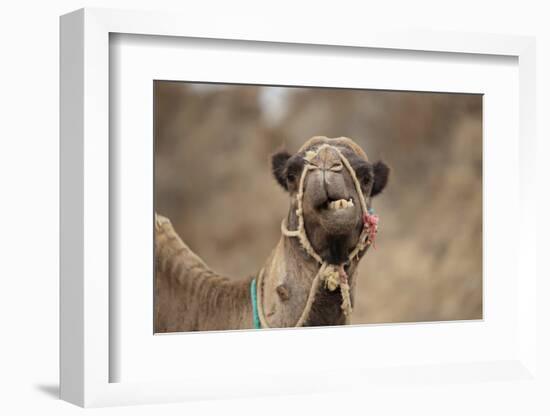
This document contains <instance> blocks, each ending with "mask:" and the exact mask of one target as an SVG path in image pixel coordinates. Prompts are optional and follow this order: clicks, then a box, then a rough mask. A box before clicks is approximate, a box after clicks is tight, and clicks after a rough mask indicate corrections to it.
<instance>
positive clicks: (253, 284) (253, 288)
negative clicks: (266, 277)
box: [250, 279, 262, 329]
mask: <svg viewBox="0 0 550 416" xmlns="http://www.w3.org/2000/svg"><path fill="white" fill-rule="evenodd" d="M250 299H251V301H252V321H253V322H254V329H261V328H262V324H261V323H260V315H259V314H258V295H257V291H256V279H252V281H251V282H250Z"/></svg>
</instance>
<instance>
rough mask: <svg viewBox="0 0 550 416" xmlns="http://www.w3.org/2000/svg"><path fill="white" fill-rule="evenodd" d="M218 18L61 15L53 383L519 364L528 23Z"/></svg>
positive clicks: (299, 384) (261, 382) (217, 386)
mask: <svg viewBox="0 0 550 416" xmlns="http://www.w3.org/2000/svg"><path fill="white" fill-rule="evenodd" d="M231 28H232V26H228V25H223V24H220V25H203V24H201V21H200V19H198V20H197V21H194V20H193V19H190V18H189V17H187V16H179V15H170V14H163V13H145V12H128V11H113V10H96V9H92V10H89V9H85V10H79V11H76V12H74V13H71V14H69V15H66V16H63V17H62V18H61V84H62V85H61V113H62V120H61V244H62V259H61V396H62V398H63V399H65V400H68V401H70V402H72V403H76V404H78V405H81V406H105V405H115V404H137V403H154V402H164V401H182V400H192V399H197V398H214V397H217V398H219V397H222V398H223V397H227V398H229V397H248V396H255V395H266V394H281V393H307V392H323V391H334V390H342V389H355V390H358V391H360V389H361V388H364V387H365V386H367V385H368V386H369V388H372V389H376V388H379V386H380V385H387V384H388V383H389V384H391V385H394V384H395V385H407V384H410V383H428V384H429V383H433V382H434V381H435V382H436V383H445V382H455V381H457V380H460V381H466V382H469V383H479V382H481V381H487V380H489V381H502V380H506V381H516V380H517V381H522V380H527V379H532V378H533V377H534V376H533V375H534V374H535V369H536V363H535V361H534V351H535V346H536V337H535V335H536V327H535V326H534V323H533V322H535V319H534V318H535V317H536V305H535V303H534V302H533V301H532V300H533V298H534V291H535V281H536V273H535V271H534V269H533V267H534V262H533V261H532V256H533V255H534V249H533V248H534V245H535V238H534V231H533V230H534V229H535V223H534V221H535V219H534V217H533V216H530V215H523V214H524V213H526V212H530V210H531V208H532V205H533V204H534V199H533V192H534V191H533V189H532V185H531V182H530V179H529V178H530V174H532V169H533V163H532V162H533V157H534V154H533V151H532V146H533V141H534V132H533V130H532V123H530V122H529V117H531V116H532V114H533V113H534V112H533V111H532V110H533V108H534V98H533V97H534V88H535V84H534V79H533V77H532V74H533V71H534V41H533V39H531V38H523V37H516V36H504V35H502V36H500V35H499V36H493V35H481V34H451V33H440V34H437V36H433V34H429V33H423V32H417V33H415V32H413V33H398V32H395V33H393V32H392V33H389V32H388V33H381V32H376V31H374V30H373V31H369V30H365V31H363V30H362V31H361V32H358V33H351V32H349V31H344V32H338V30H333V31H330V32H325V31H321V30H319V31H315V30H314V31H312V32H308V34H307V35H304V34H303V33H301V32H300V31H299V30H298V29H296V30H293V29H289V30H284V31H283V30H281V29H280V28H276V27H274V26H273V27H271V26H270V25H267V26H265V27H262V28H259V27H258V26H255V25H251V26H250V27H249V26H247V25H246V19H244V18H243V26H242V31H241V32H239V33H234V32H233V31H232V29H231ZM518 149H519V152H518ZM503 207H505V208H504V209H503ZM511 217H514V220H513V221H511ZM520 270H521V274H520ZM520 277H521V279H520ZM403 346H406V348H403Z"/></svg>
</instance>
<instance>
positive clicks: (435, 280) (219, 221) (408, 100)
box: [155, 81, 482, 323]
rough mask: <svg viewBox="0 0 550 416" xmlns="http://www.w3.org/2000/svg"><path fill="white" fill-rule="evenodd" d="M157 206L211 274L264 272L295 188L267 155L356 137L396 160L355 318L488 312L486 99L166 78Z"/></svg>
mask: <svg viewBox="0 0 550 416" xmlns="http://www.w3.org/2000/svg"><path fill="white" fill-rule="evenodd" d="M155 110H156V111H155V114H156V115H155V117H156V119H155V130H156V132H155V136H156V142H155V146H156V151H155V186H156V188H155V203H156V210H157V212H159V213H161V214H163V215H166V216H168V217H169V218H170V219H171V220H172V222H173V224H174V226H175V228H176V230H177V231H178V233H179V234H180V235H181V237H182V238H183V239H184V241H186V243H187V244H188V245H189V246H190V247H191V248H192V249H193V250H194V251H195V252H196V253H198V254H199V255H200V256H201V257H202V258H203V259H204V260H205V261H206V262H207V263H208V264H209V265H210V266H211V267H212V268H213V269H214V270H216V271H218V272H220V273H222V274H224V275H228V276H235V277H236V278H239V277H244V276H247V275H252V274H255V273H256V272H257V270H259V269H260V267H261V266H262V264H263V262H264V261H265V260H266V258H267V256H268V255H269V253H270V251H271V250H272V249H273V248H274V247H275V244H276V243H277V241H278V239H279V238H280V222H281V219H282V218H283V217H284V216H285V215H286V213H287V210H288V196H287V194H285V193H284V192H283V190H282V189H281V188H280V187H279V186H278V185H277V184H276V182H275V180H274V179H273V178H272V176H271V171H270V165H269V156H270V155H271V153H273V152H274V151H275V150H278V149H279V148H281V147H285V148H287V149H288V150H289V151H290V152H295V151H296V150H297V149H298V148H299V147H300V145H301V144H302V143H303V142H304V141H305V140H307V139H308V138H310V137H311V136H314V135H324V136H329V137H336V136H347V137H350V138H352V139H353V140H355V141H356V142H357V143H358V144H359V145H360V146H361V147H362V148H363V149H364V150H365V151H366V152H367V154H368V156H369V158H370V159H371V160H377V159H383V160H384V161H386V163H388V164H389V165H390V166H391V168H392V175H391V177H390V182H389V184H388V187H387V188H386V190H385V191H384V193H383V194H382V195H381V196H379V197H377V198H375V200H374V207H375V210H376V211H377V213H378V214H379V215H380V218H381V226H380V232H379V235H378V238H377V244H376V249H374V250H371V251H369V252H368V253H367V254H366V256H365V257H364V259H363V261H362V262H361V266H360V268H359V275H358V276H359V280H358V283H357V296H356V307H355V310H354V315H353V323H381V322H407V321H409V322H410V321H438V320H455V319H479V318H481V317H482V97H481V96H480V95H470V94H442V93H417V92H394V91H367V90H339V89H324V88H281V87H256V86H238V85H231V86H229V85H212V84H189V83H182V82H166V81H158V82H156V84H155Z"/></svg>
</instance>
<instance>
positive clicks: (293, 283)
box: [154, 137, 387, 332]
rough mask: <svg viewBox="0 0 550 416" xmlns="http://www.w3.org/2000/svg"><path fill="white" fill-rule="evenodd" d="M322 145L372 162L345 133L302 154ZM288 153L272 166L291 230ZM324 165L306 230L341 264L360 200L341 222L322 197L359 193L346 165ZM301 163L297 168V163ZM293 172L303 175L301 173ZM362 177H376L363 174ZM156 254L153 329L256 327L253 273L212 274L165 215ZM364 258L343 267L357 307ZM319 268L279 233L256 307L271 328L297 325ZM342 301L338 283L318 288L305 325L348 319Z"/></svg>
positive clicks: (312, 143)
mask: <svg viewBox="0 0 550 416" xmlns="http://www.w3.org/2000/svg"><path fill="white" fill-rule="evenodd" d="M323 143H330V144H332V145H334V146H338V147H339V148H341V151H345V152H347V153H348V154H352V155H353V156H355V157H358V158H359V159H360V160H362V161H363V162H362V163H365V164H368V163H367V159H366V155H365V153H364V152H363V150H362V149H360V148H359V147H358V146H357V145H356V144H355V143H354V142H353V141H351V140H350V139H347V138H338V139H327V138H324V137H315V138H312V139H310V140H309V141H308V142H307V143H306V145H304V147H302V149H300V152H299V154H300V153H304V152H305V151H306V150H308V149H311V148H312V147H316V146H318V145H319V144H323ZM326 157H327V158H329V157H331V155H330V154H327V155H326ZM289 158H290V155H288V154H287V153H283V152H282V153H281V154H280V156H277V155H275V157H274V161H276V163H277V166H275V165H274V167H273V168H274V174H275V177H276V179H277V181H278V182H279V183H280V184H281V185H282V186H283V187H284V188H285V189H287V190H288V192H289V193H290V196H291V201H292V202H291V206H290V210H289V214H288V217H287V222H288V226H289V228H290V229H295V227H296V222H297V219H296V214H295V210H296V205H295V198H294V196H295V195H296V192H297V188H296V187H295V186H293V184H292V180H290V179H288V178H287V177H284V176H283V175H288V169H287V166H286V163H287V162H288V160H289ZM291 160H292V159H291ZM289 163H290V162H289ZM319 163H320V164H321V165H322V164H327V167H326V169H325V168H324V167H323V166H321V170H319V171H318V172H316V173H315V174H312V175H311V177H310V178H308V184H307V185H308V187H307V189H306V190H305V192H304V201H305V205H304V218H305V221H306V231H307V234H308V235H309V236H310V238H311V241H312V245H313V247H314V249H315V251H316V252H318V253H320V254H321V255H322V257H323V259H324V260H325V261H327V262H329V263H331V264H340V263H341V259H343V255H344V254H347V253H348V252H350V251H351V249H352V248H353V247H355V245H356V244H357V241H358V238H359V234H360V231H361V227H362V220H361V210H360V209H359V207H358V205H359V204H357V209H355V210H351V211H349V212H351V213H353V214H349V215H348V217H349V218H345V219H341V218H342V217H336V219H332V218H333V217H331V214H330V213H326V210H324V209H322V208H319V205H318V202H319V201H320V200H321V202H324V201H323V200H322V198H323V197H324V198H331V195H330V194H331V193H335V194H337V198H348V197H350V196H351V197H353V198H355V200H357V198H358V195H357V193H356V192H355V190H354V187H353V183H352V182H351V180H350V177H349V173H348V172H346V171H345V169H344V170H343V171H341V173H335V172H331V171H329V168H330V166H331V164H332V163H333V161H331V160H329V159H323V160H322V161H319ZM297 166H298V168H300V165H299V164H298V165H297ZM369 166H370V165H369ZM289 169H290V167H289ZM369 169H370V168H369ZM354 170H355V168H354ZM295 173H296V174H299V172H295ZM316 175H317V176H316ZM318 175H323V176H322V177H320V176H318ZM294 179H295V178H294ZM294 179H293V180H294ZM386 179H387V178H386ZM365 180H366V181H367V180H374V179H373V178H372V177H370V178H369V177H366V179H365ZM319 192H321V193H319ZM323 195H324V196H323ZM308 201H313V202H312V203H311V204H310V205H311V206H309V205H308ZM350 215H351V217H350ZM327 218H328V219H327ZM334 221H336V222H334ZM331 229H336V230H339V231H340V230H342V229H346V230H347V231H346V234H344V235H340V234H338V235H332V234H331V231H330V230H331ZM362 254H364V252H363V253H361V256H362ZM155 255H156V261H157V263H156V270H155V272H156V276H155V328H154V330H155V332H180V331H207V330H227V329H246V328H252V327H253V318H252V303H251V296H250V283H251V280H252V277H249V278H246V279H242V280H239V281H237V280H233V279H229V278H227V277H224V276H220V275H219V274H217V273H215V272H213V271H212V270H211V269H210V268H209V267H208V266H207V265H206V264H205V263H204V262H203V261H202V259H200V257H198V256H197V255H196V254H195V253H193V252H192V251H191V249H190V248H189V247H188V246H187V245H186V244H185V243H184V242H183V241H182V240H181V239H180V237H179V236H178V235H177V233H176V232H175V230H174V229H173V227H172V225H171V224H170V221H169V220H167V219H166V218H164V217H161V216H157V217H156V227H155ZM361 256H359V258H357V259H354V260H353V261H352V262H351V263H350V264H347V265H346V271H347V274H348V276H349V283H350V286H351V301H352V304H353V297H354V287H355V280H356V279H355V272H356V269H357V265H358V263H359V260H360V257H361ZM346 259H347V257H346ZM318 269H319V264H318V263H317V262H316V261H315V260H314V259H313V258H312V257H311V256H309V255H308V254H307V253H306V252H305V251H304V249H303V248H302V247H301V246H300V243H299V241H298V239H296V238H286V237H281V239H280V240H279V243H278V244H277V246H276V247H275V249H274V250H273V252H272V253H271V255H270V256H269V258H268V259H267V261H266V263H265V265H264V268H263V270H264V276H263V284H262V285H261V287H258V290H259V291H261V298H262V300H263V301H262V305H259V307H261V308H262V310H263V312H264V315H265V319H266V320H267V322H268V324H269V326H270V327H275V328H277V327H278V328H281V327H291V326H295V325H296V323H297V322H298V320H299V318H300V316H301V314H302V312H303V311H304V306H305V304H306V301H307V298H308V295H309V292H310V289H311V287H312V283H313V279H314V277H315V275H316V274H317V271H318ZM256 276H257V274H256ZM256 276H254V277H256ZM341 302H342V296H341V293H340V289H339V288H337V289H336V290H334V291H329V290H328V289H326V288H325V287H321V288H320V289H319V290H318V293H317V294H316V296H315V301H314V303H313V305H312V307H311V310H310V313H309V316H308V317H307V319H306V321H305V325H307V326H319V325H341V324H344V323H345V316H344V313H343V311H342V308H341Z"/></svg>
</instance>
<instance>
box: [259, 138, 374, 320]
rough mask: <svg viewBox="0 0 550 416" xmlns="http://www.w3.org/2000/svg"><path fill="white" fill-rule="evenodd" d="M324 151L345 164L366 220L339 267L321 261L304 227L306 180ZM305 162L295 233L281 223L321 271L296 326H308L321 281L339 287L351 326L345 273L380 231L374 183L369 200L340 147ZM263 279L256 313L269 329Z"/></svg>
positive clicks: (311, 154) (310, 154)
mask: <svg viewBox="0 0 550 416" xmlns="http://www.w3.org/2000/svg"><path fill="white" fill-rule="evenodd" d="M324 148H331V149H332V150H334V151H336V152H337V153H338V155H339V157H340V160H341V161H342V164H343V165H344V167H345V168H346V169H347V170H348V172H349V174H350V176H351V178H352V180H353V183H354V185H355V190H356V192H357V195H358V196H359V201H360V204H361V211H362V217H363V229H362V230H361V234H360V236H359V241H358V242H357V245H356V246H355V247H354V249H353V250H352V251H351V252H350V253H349V255H348V261H347V262H344V263H342V264H339V265H334V264H328V263H327V262H326V261H324V260H323V259H322V257H321V256H320V255H319V254H318V253H317V252H316V251H315V249H314V248H313V246H312V245H311V243H310V241H309V239H308V237H307V233H306V230H305V225H304V215H303V214H304V213H303V197H304V184H305V180H306V177H307V175H308V173H309V172H311V171H313V170H316V169H319V167H317V166H315V165H314V164H313V163H311V161H312V160H313V158H315V157H316V156H317V154H318V153H319V152H320V151H321V150H322V149H324ZM304 160H305V162H306V163H305V166H304V169H303V171H302V175H301V176H300V183H299V188H298V192H297V194H296V202H297V209H296V216H297V218H298V227H297V229H296V230H289V229H288V228H287V224H286V219H283V221H282V223H281V232H282V234H283V235H284V236H286V237H289V238H297V239H298V240H299V241H300V245H301V246H302V247H303V248H304V250H305V251H306V253H307V254H308V255H309V256H310V257H312V258H313V259H315V261H316V262H317V263H319V270H318V271H317V274H316V276H315V278H314V279H313V283H312V285H311V289H310V292H309V295H308V298H307V301H306V305H305V307H304V310H303V312H302V314H301V316H300V318H299V319H298V322H296V325H295V326H296V327H299V326H303V325H304V324H305V322H306V319H307V318H308V316H309V313H310V311H311V307H312V305H313V302H314V300H315V295H316V293H317V290H318V287H319V284H320V282H321V281H322V282H324V285H325V287H326V288H327V289H328V290H329V291H334V290H336V289H337V288H338V287H339V288H340V292H341V294H342V304H341V308H342V311H343V313H344V316H345V320H346V324H348V323H349V320H350V317H351V311H352V306H351V296H350V285H349V278H348V275H347V273H346V271H345V265H346V264H347V263H349V262H351V261H352V260H354V259H359V257H360V255H361V254H362V253H363V252H364V251H365V250H366V249H367V248H368V247H369V246H371V245H373V244H374V239H375V237H376V233H377V231H378V216H376V215H374V214H373V212H372V209H371V204H372V202H371V197H370V194H371V190H372V186H373V182H374V181H370V184H369V187H368V189H367V190H366V191H367V195H368V198H365V195H364V193H363V190H362V188H361V183H360V182H359V180H358V179H357V175H356V174H355V170H354V169H353V167H352V166H351V164H350V163H349V161H348V159H347V158H346V157H345V156H344V155H343V154H342V152H341V151H340V150H339V149H338V148H337V147H335V146H332V145H329V144H323V145H321V146H319V147H318V148H317V149H316V150H309V151H307V152H306V155H305V157H304ZM263 275H264V269H262V270H261V271H260V274H259V276H258V291H257V293H258V308H257V309H258V315H259V321H260V323H261V327H264V328H269V325H268V324H267V320H266V319H265V316H264V314H263V308H262V287H263V286H262V283H263Z"/></svg>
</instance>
